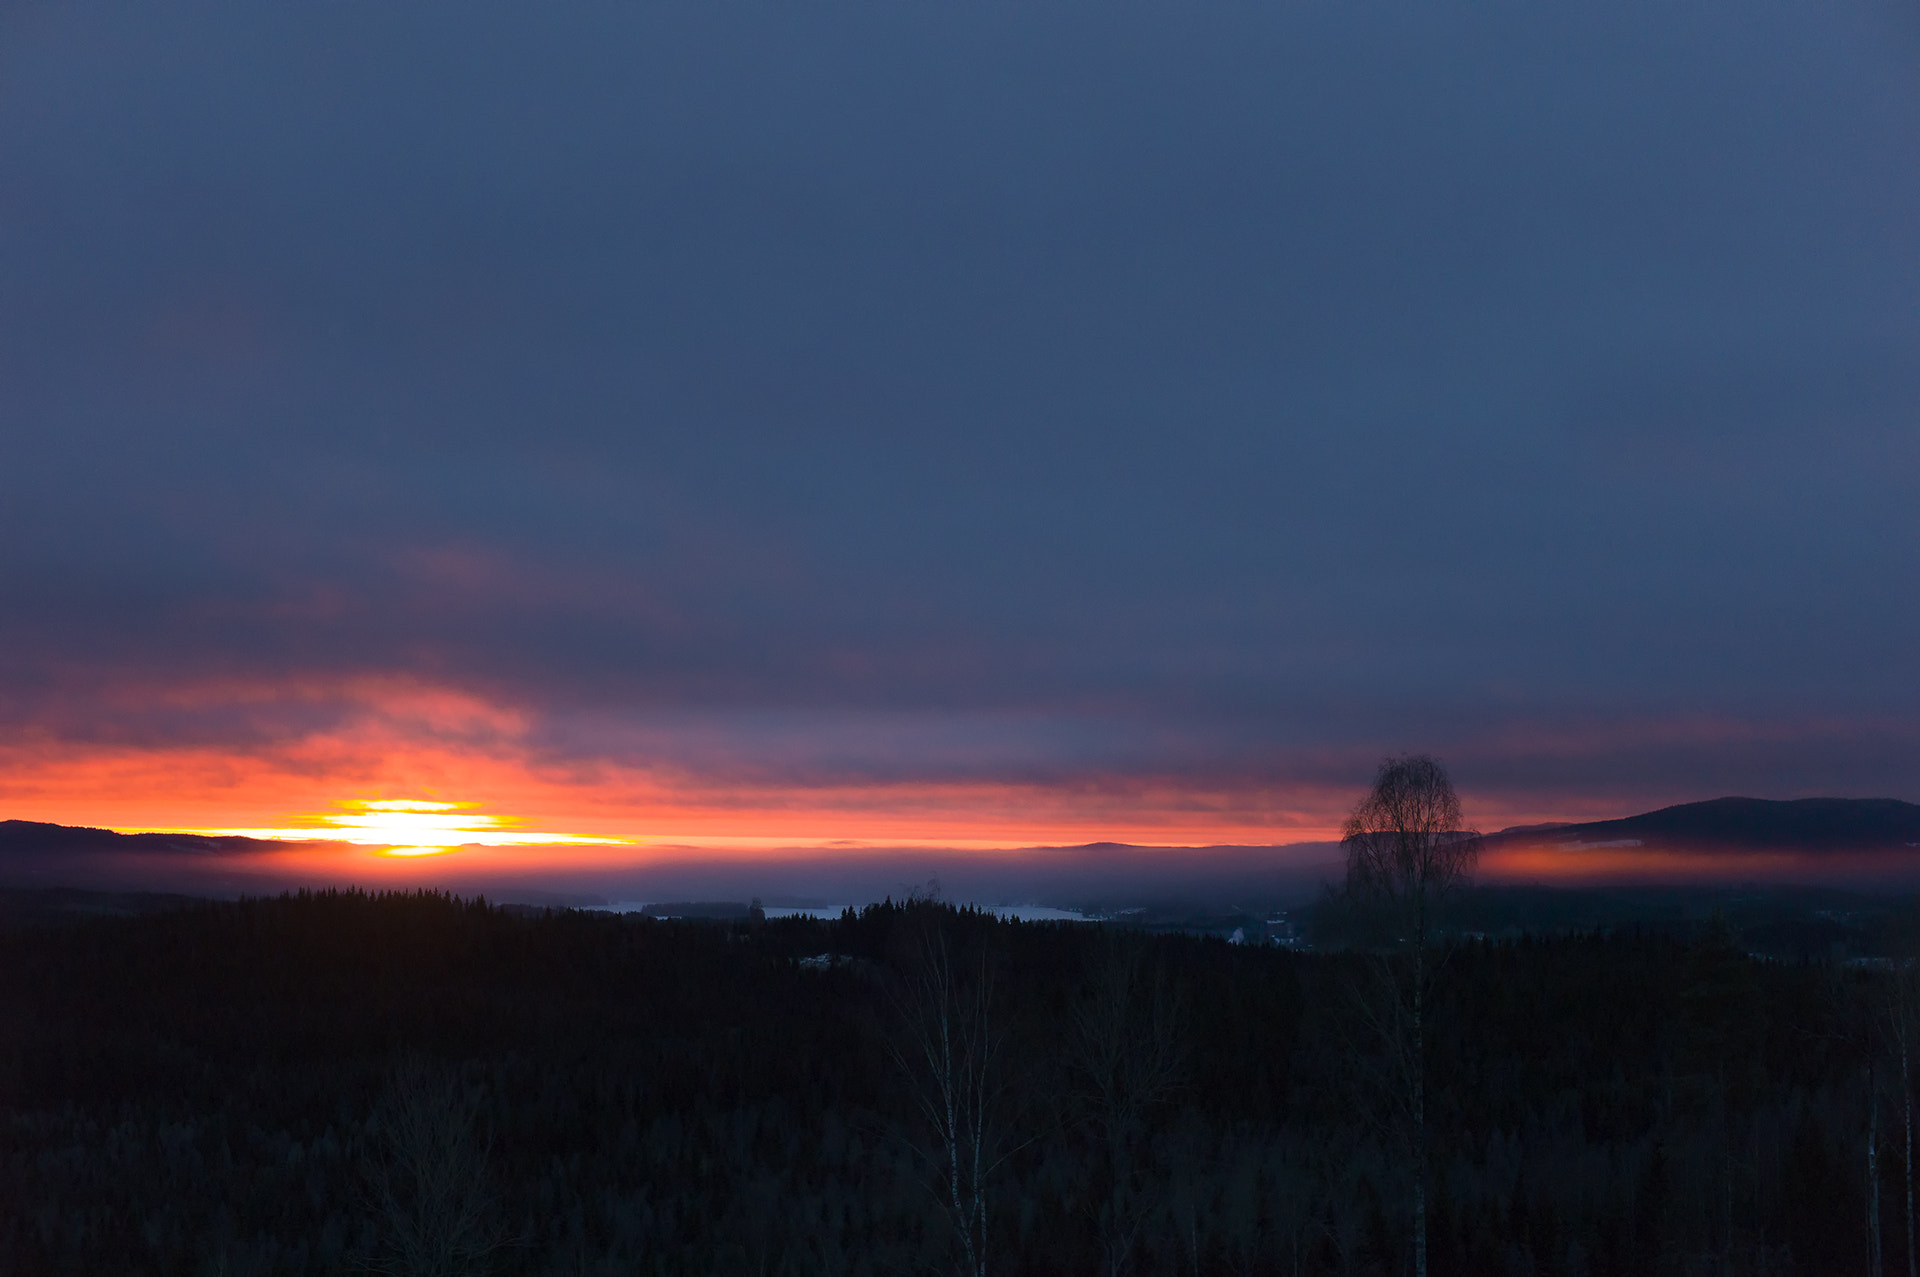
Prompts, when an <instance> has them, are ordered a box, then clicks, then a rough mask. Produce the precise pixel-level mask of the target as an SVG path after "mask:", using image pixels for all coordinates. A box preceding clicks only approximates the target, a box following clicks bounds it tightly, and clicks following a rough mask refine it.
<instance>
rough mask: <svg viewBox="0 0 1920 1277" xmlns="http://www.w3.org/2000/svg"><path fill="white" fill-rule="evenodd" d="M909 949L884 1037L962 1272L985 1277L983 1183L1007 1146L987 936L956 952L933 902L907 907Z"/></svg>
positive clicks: (985, 1185)
mask: <svg viewBox="0 0 1920 1277" xmlns="http://www.w3.org/2000/svg"><path fill="white" fill-rule="evenodd" d="M910 910H911V911H912V912H913V913H917V914H918V915H919V916H918V917H916V918H913V919H912V921H911V923H910V928H911V940H910V943H911V946H912V947H911V951H910V952H909V954H908V955H907V960H906V962H905V964H904V970H903V971H902V972H901V973H900V978H899V983H898V985H897V987H896V989H895V999H894V1001H895V1010H896V1020H897V1031H896V1032H895V1034H894V1035H893V1036H892V1038H891V1039H890V1041H889V1043H888V1046H889V1050H890V1053H891V1054H892V1056H893V1060H894V1063H895V1065H896V1066H897V1067H898V1068H899V1070H900V1073H901V1075H902V1076H903V1078H904V1079H905V1080H906V1082H907V1088H908V1091H909V1093H910V1095H911V1098H912V1104H913V1107H914V1109H915V1110H916V1116H917V1118H918V1124H919V1127H920V1132H921V1135H922V1136H923V1138H921V1139H917V1140H913V1141H910V1142H911V1143H912V1146H913V1148H914V1151H915V1153H916V1154H917V1155H918V1156H919V1157H920V1158H921V1160H922V1162H923V1164H924V1166H925V1168H926V1170H927V1171H928V1172H929V1175H930V1187H931V1188H932V1189H933V1192H934V1195H935V1196H936V1197H937V1198H938V1200H939V1202H940V1207H941V1211H942V1213H943V1214H944V1215H945V1216H946V1218H947V1221H948V1222H949V1224H950V1225H951V1226H952V1230H953V1234H954V1238H955V1241H956V1243H957V1246H958V1249H959V1252H960V1259H961V1261H962V1263H963V1265H964V1267H963V1268H962V1271H963V1272H965V1273H966V1274H968V1277H985V1274H986V1271H987V1242H988V1232H987V1229H988V1223H989V1209H988V1207H989V1200H988V1199H989V1185H990V1183H991V1181H992V1179H993V1176H994V1173H995V1172H996V1171H997V1170H998V1169H999V1168H1000V1165H1001V1163H1003V1162H1004V1161H1005V1160H1006V1158H1007V1157H1008V1156H1009V1155H1010V1151H1011V1150H1009V1149H1008V1148H1007V1147H1006V1145H1005V1140H1004V1132H1003V1131H1002V1130H1001V1129H1000V1128H999V1123H998V1120H997V1119H998V1118H999V1116H1000V1114H999V1112H998V1108H999V1105H1000V1104H1001V1102H1002V1100H1003V1099H1004V1094H1005V1091H1004V1086H1003V1079H1002V1076H1001V1074H1002V1069H1001V1060H1000V1048H1001V1045H1002V1043H1003V1040H1004V1034H1003V1032H1002V1031H1001V1029H1000V1027H999V1025H998V1022H997V1020H996V1019H995V1015H994V1008H993V965H992V962H991V960H990V955H989V953H988V952H987V948H986V945H985V944H984V943H980V944H977V945H976V946H975V947H974V950H973V952H972V953H970V954H968V955H967V956H966V957H964V958H962V957H960V956H958V955H956V953H955V951H954V950H955V942H954V939H953V938H952V937H951V936H950V935H949V928H948V927H947V926H943V925H941V924H942V919H941V918H940V917H938V916H937V915H938V913H939V912H940V911H939V910H938V908H937V907H936V906H931V905H925V904H919V905H914V906H910Z"/></svg>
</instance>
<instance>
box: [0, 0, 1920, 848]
mask: <svg viewBox="0 0 1920 1277" xmlns="http://www.w3.org/2000/svg"><path fill="white" fill-rule="evenodd" d="M1916 66H1920V18H1917V17H1916V16H1915V12H1914V11H1913V9H1912V7H1911V6H1910V5H1896V4H1891V3H1884V4H1882V3H1856V2H1842V3H1837V4H1831V5H1825V4H1823V5H1810V4H1785V3H1761V4H1744V5H1738V6H1735V5H1732V4H1715V3H1698V4H1695V3H1689V4H1671V3H1664V2H1663V3H1641V2H1639V0H1623V2H1618V3H1608V4H1591V5H1589V4H1554V5H1522V4H1517V3H1515V4H1501V3H1492V4H1478V3H1476V4H1472V5H1464V4H1462V5H1455V4H1439V5H1435V4H1428V3H1412V2H1411V0H1409V2H1406V3H1338V4H1329V3H1311V4H1306V3H1272V2H1270V0H1267V2H1262V3H1203V4H1179V5H1175V4H1170V3H1169V4H1156V3H1148V4H1126V5H1094V4H1060V3H1033V2H1031V0H1027V2H1023V3H1018V4H967V5H932V4H920V3H873V4H857V3H840V2H838V0H830V2H824V3H812V4H801V5H793V4H781V5H772V4H768V5H741V4H731V3H698V4H691V3H690V4H673V5H619V6H607V7H595V6H590V5H570V6H564V7H551V6H540V7H535V6H527V7H525V8H503V7H496V6H490V5H475V4H467V3H462V4H457V5H456V4H420V5H410V6H390V5H376V4H328V5H309V6H289V7H262V6H242V7H235V8H231V9H189V8H187V7H183V6H165V7H148V8H144V9H131V10H130V9H124V8H111V9H108V8H102V9H92V8H87V7H83V6H64V5H63V6H59V7H48V8H40V7H22V8H15V9H13V10H10V11H9V12H8V13H7V14H5V15H4V17H0V655H4V660H3V661H0V719H3V720H4V721H3V722H0V730H4V731H5V732H6V733H7V734H8V735H9V736H10V737H11V744H9V746H8V749H10V750H11V751H12V753H11V754H10V755H9V757H10V758H12V759H13V760H14V761H15V763H16V765H17V768H18V769H24V771H31V770H32V769H33V768H34V767H36V766H40V765H42V764H44V765H46V766H54V765H56V764H57V765H59V766H70V765H72V764H73V763H74V760H84V758H85V757H86V756H87V755H88V752H89V751H95V750H109V749H110V750H114V751H119V754H120V755H121V756H124V755H126V754H128V753H129V752H132V753H140V752H143V751H144V752H152V753H157V754H165V753H166V752H167V751H170V750H171V751H180V750H189V751H199V753H200V754H201V755H205V754H207V753H208V752H209V751H211V752H212V753H213V754H219V753H220V752H221V751H227V752H230V753H231V754H233V755H234V756H236V757H239V756H256V757H257V756H264V755H272V754H274V753H275V752H276V751H280V752H282V753H288V754H289V756H291V754H293V753H298V751H299V750H300V749H301V748H304V747H305V745H303V742H304V743H310V742H312V741H313V740H315V739H320V738H325V739H328V740H335V741H338V740H347V739H349V738H352V739H357V740H361V741H363V743H364V748H365V749H368V750H380V749H389V750H391V749H399V748H403V747H405V745H406V743H407V742H408V741H416V742H420V741H424V742H428V743H431V744H432V745H433V746H434V747H435V748H444V749H449V750H456V751H457V750H461V749H469V750H473V751H477V752H479V753H490V756H507V755H511V756H512V757H515V758H519V759H522V760H524V762H525V764H526V765H527V766H528V767H533V768H545V769H547V770H548V771H549V772H550V773H553V774H559V773H561V772H564V773H566V774H568V775H573V776H576V777H581V778H584V779H581V782H580V783H582V784H583V785H590V784H591V777H592V775H593V774H594V772H593V769H594V768H597V767H603V766H605V767H614V768H637V769H641V770H643V771H647V772H648V773H649V774H656V775H668V776H673V777H678V778H679V781H678V782H677V783H680V784H682V785H684V786H692V787H695V788H698V787H700V786H710V787H716V788H717V789H725V790H727V792H729V793H730V794H732V795H734V799H733V800H734V801H741V802H749V801H750V799H743V798H740V797H739V795H741V794H747V795H751V793H752V792H753V791H754V788H755V787H756V786H764V787H771V788H776V789H779V790H780V791H781V792H783V793H789V792H792V791H794V790H795V789H796V788H797V789H798V790H802V791H804V790H806V789H808V788H809V787H825V788H833V789H836V792H837V791H838V790H840V789H844V788H847V787H851V788H854V789H858V788H859V787H860V786H864V785H880V786H890V785H891V786H898V785H923V786H924V785H936V786H959V787H961V788H962V789H964V788H965V787H966V786H969V785H978V786H982V787H987V788H988V789H991V788H992V787H1001V789H1005V788H1006V787H1014V788H1015V789H1017V790H1018V791H1019V792H1022V793H1033V792H1053V793H1058V792H1067V793H1071V792H1080V791H1082V790H1087V789H1088V788H1089V787H1092V788H1093V789H1098V788H1100V787H1101V786H1108V787H1114V788H1118V789H1125V788H1127V787H1128V786H1136V787H1137V786H1146V785H1153V786H1170V787H1171V788H1172V790H1173V791H1180V790H1182V788H1183V787H1185V788H1190V789H1192V790H1193V791H1195V792H1201V791H1204V792H1207V793H1219V792H1229V791H1236V790H1244V791H1247V792H1254V791H1259V792H1261V793H1266V794H1268V795H1269V797H1268V798H1265V799H1262V800H1260V802H1261V803H1265V804H1266V805H1267V806H1268V807H1288V808H1289V809H1290V810H1294V811H1295V813H1296V816H1298V819H1299V820H1301V821H1304V822H1305V823H1306V824H1311V823H1312V819H1311V817H1313V816H1314V814H1315V813H1319V812H1321V810H1322V808H1326V809H1327V810H1332V811H1333V818H1334V819H1337V815H1338V811H1337V806H1338V802H1339V801H1346V800H1340V799H1337V798H1330V799H1327V800H1326V801H1325V802H1322V801H1321V800H1320V799H1318V798H1315V797H1313V795H1315V794H1323V793H1324V794H1335V795H1337V794H1338V793H1340V792H1342V791H1341V789H1340V787H1342V786H1346V787H1349V788H1351V787H1354V786H1358V785H1361V784H1364V782H1365V780H1366V779H1367V776H1368V773H1369V770H1370V766H1371V763H1372V761H1373V760H1374V759H1376V758H1377V757H1378V756H1379V755H1380V754H1381V753H1383V752H1387V751H1396V750H1402V749H1430V750H1434V751H1438V752H1440V753H1441V754H1443V755H1444V756H1445V757H1447V758H1448V759H1449V760H1450V761H1451V762H1452V763H1453V765H1454V767H1455V771H1456V775H1457V778H1458V779H1459V780H1460V781H1461V783H1462V784H1463V786H1464V787H1466V788H1467V789H1468V791H1469V793H1470V794H1471V795H1474V796H1475V797H1476V798H1477V800H1478V801H1479V802H1480V803H1481V805H1482V806H1483V807H1485V808H1488V809H1490V810H1493V811H1496V812H1498V811H1509V812H1514V813H1520V814H1533V815H1540V814H1544V815H1552V814H1566V815H1570V816H1581V815H1605V814H1621V813H1623V812H1625V811H1628V810H1639V809H1642V808H1644V807H1648V806H1655V805H1659V804H1660V803H1664V802H1670V801H1681V800H1685V799H1691V798H1700V797H1708V796H1712V795H1714V794H1718V793H1728V792H1741V793H1750V794H1755V795H1760V796H1767V797H1792V796H1797V795H1802V794H1810V793H1836V794H1859V795H1865V794H1882V795H1889V796H1895V797H1903V798H1910V799H1912V798H1920V789H1916V787H1915V785H1916V782H1915V780H1914V776H1915V774H1916V772H1915V763H1916V761H1920V687H1917V685H1916V679H1915V676H1914V665H1913V659H1914V652H1915V651H1916V650H1920V592H1917V591H1916V588H1915V581H1916V566H1920V564H1917V563H1916V550H1920V503H1916V500H1915V497H1916V486H1917V485H1916V477H1917V476H1920V428H1917V424H1916V423H1920V307H1916V303H1915V298H1917V297H1920V235H1917V234H1916V231H1915V228H1916V227H1920V76H1916V73H1915V70H1914V68H1915V67H1916ZM396 688H398V689H404V690H405V695H404V696H403V695H401V693H400V692H396V691H395V689H396ZM429 695H430V696H447V697H455V698H461V699H460V702H459V703H460V704H461V705H463V706H466V707H467V709H465V710H463V711H462V713H461V714H459V715H455V716H454V717H453V718H452V719H449V718H447V717H446V716H444V715H443V716H441V717H438V718H435V717H434V716H433V715H431V714H428V715H424V716H422V715H417V714H416V715H413V716H411V717H409V716H408V714H409V713H410V712H411V711H407V712H403V711H402V710H396V709H394V708H393V703H394V701H395V699H396V697H398V698H399V699H400V700H405V699H406V697H408V696H411V697H414V698H416V699H417V698H418V697H420V696H429ZM407 703H408V704H412V703H413V702H411V701H409V702H407ZM474 707H480V708H478V709H475V708H474ZM355 733H359V735H357V736H356V735H355ZM342 748H347V747H346V746H342ZM36 760H38V761H36ZM48 760H52V761H51V762H49V761H48ZM556 769H557V770H556ZM983 792H985V791H984V790H983ZM995 792H998V791H995ZM1274 793H1279V794H1281V795H1282V797H1281V798H1273V797H1271V795H1272V794H1274ZM1288 793H1297V794H1300V795H1305V796H1304V797H1300V798H1298V799H1297V801H1296V800H1289V799H1286V798H1285V797H1284V795H1285V794H1288ZM82 799H84V794H80V795H78V796H77V797H73V798H72V801H73V802H74V803H79V802H81V800H82ZM63 801H67V800H63ZM1250 801H1251V800H1250ZM1316 802H1318V803H1320V806H1319V807H1315V806H1314V804H1315V803H1316ZM1259 805H1260V803H1254V804H1253V806H1256V807H1257V806H1259ZM1300 813H1305V814H1304V815H1303V814H1300ZM5 814H12V813H11V812H0V815H5ZM40 814H45V813H44V809H43V811H42V813H40ZM56 814H57V813H56ZM66 814H67V815H69V816H70V817H71V818H72V819H75V820H82V819H85V818H86V817H87V813H86V812H85V811H83V810H78V809H76V810H73V811H71V812H70V813H66ZM1224 840H1226V839H1223V841H1224ZM1236 840H1240V841H1244V838H1239V839H1236Z"/></svg>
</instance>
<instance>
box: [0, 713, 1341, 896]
mask: <svg viewBox="0 0 1920 1277" xmlns="http://www.w3.org/2000/svg"><path fill="white" fill-rule="evenodd" d="M410 735H411V734H410V733H409V734H405V735H403V734H400V733H393V734H383V733H377V732H360V733H355V734H354V735H353V736H351V737H314V738H308V739H306V740H302V741H299V742H297V743H295V744H292V745H289V746H286V747H284V748H282V749H281V750H279V751H278V752H276V753H265V752H262V753H246V754H243V753H239V752H236V751H225V750H217V749H208V748H204V747H188V748H171V749H163V750H138V749H124V748H118V749H116V748H100V747H92V748H87V747H77V748H75V747H68V748H53V749H42V750H29V749H21V748H17V747H16V748H15V749H13V750H0V818H13V819H25V820H41V821H48V822H52V823H57V824H65V825H87V826H92V827H96V828H108V829H114V830H118V831H121V832H129V833H131V832H145V831H171V832H189V831H191V832H198V833H230V834H240V835H244V836H250V837H259V838H271V839H281V840H305V841H312V840H340V841H346V842H351V843H357V844H363V845H371V844H375V843H380V844H386V845H390V846H394V847H415V846H420V847H427V848H430V849H433V850H439V849H444V848H450V847H456V846H465V847H472V846H476V845H484V846H487V847H490V848H494V849H495V850H494V851H493V852H490V853H489V858H492V857H493V856H495V855H505V856H510V857H513V858H516V859H517V860H518V861H519V862H521V863H523V864H524V865H525V866H526V867H527V868H529V869H536V868H541V867H545V866H549V865H557V864H560V863H562V862H572V861H575V860H577V859H580V858H583V857H584V858H587V859H591V860H593V861H594V862H596V863H606V862H607V861H608V859H609V858H610V857H618V858H625V859H629V860H633V861H647V860H651V859H653V858H655V857H656V856H658V855H659V854H661V853H663V852H665V851H667V850H668V849H674V850H700V851H705V852H709V853H711V854H713V855H715V856H719V857H723V858H724V857H727V856H732V855H750V854H754V853H762V852H773V851H781V850H789V849H790V850H809V851H815V852H822V853H828V854H832V853H839V852H844V853H847V854H854V855H857V854H859V853H861V852H863V851H866V850H871V849H879V848H900V849H932V848H945V849H952V850H956V851H979V852H989V851H1000V850H1016V849H1020V848H1028V847H1052V846H1080V845H1084V844H1088V843H1099V842H1114V843H1129V844H1133V845H1139V846H1183V847H1204V846H1220V845H1229V846H1271V845H1275V844H1285V843H1294V842H1314V841H1327V840H1333V839H1337V838H1338V837H1339V828H1338V822H1339V820H1340V819H1341V817H1342V816H1343V815H1344V814H1345V813H1344V811H1343V810H1342V808H1344V806H1346V805H1347V804H1349V803H1350V802H1351V801H1352V797H1351V795H1349V794H1347V793H1345V792H1340V793H1326V794H1322V793H1318V792H1312V791H1309V792H1302V793H1288V794H1285V795H1284V796H1276V795H1272V794H1267V793H1246V792H1242V791H1236V790H1198V789H1194V788H1187V787H1181V786H1179V785H1176V784H1173V783H1147V782H1126V783H1114V784H1111V785H1105V786H1101V787H1099V788H1098V789H1090V788H1089V787H1086V786H1079V787H1061V786H1049V785H1043V784H1016V783H1008V782H993V781H982V782H939V781H919V782H897V783H888V784H871V785H858V784H844V783H843V784H815V785H800V784H792V783H777V782H772V783H749V782H742V781H729V780H726V779H721V778H710V777H700V776H688V775H686V774H684V773H681V772H677V771H674V770H669V769H666V768H651V769H649V768H643V767H620V766H615V765H612V764H606V763H592V764H567V765H561V764H548V763H542V762H539V761H532V760H529V759H527V758H526V757H524V756H522V755H521V754H520V753H519V751H517V750H511V749H505V748H502V749H498V750H494V749H488V750H480V749H472V748H464V749H463V748H458V747H449V746H445V745H437V744H436V745H425V746H423V745H421V744H420V743H418V741H417V740H416V739H408V738H407V736H410ZM343 793H344V794H352V795H356V796H357V797H356V800H355V801H354V802H352V803H342V802H341V801H340V799H339V796H340V795H342V794H343ZM396 794H415V795H450V796H458V797H461V798H469V797H471V798H478V799H481V800H482V801H483V809H484V810H485V811H488V812H508V813H512V814H513V816H512V818H511V819H508V818H506V817H500V816H489V817H485V818H483V819H480V820H478V821H476V822H474V823H470V824H461V823H460V822H461V821H462V820H467V819H470V818H471V814H472V813H473V812H474V811H475V810H477V809H481V808H477V807H476V805H474V804H470V803H469V804H461V803H446V804H440V800H439V799H437V798H436V799H432V800H426V799H418V800H416V799H402V798H395V797H392V795H396ZM435 804H439V805H435ZM290 812H301V813H312V812H319V813H324V814H322V815H312V816H304V817H293V818H289V816H288V815H287V813H290ZM450 817H451V819H450ZM556 829H557V830H565V831H567V832H566V833H565V834H564V835H559V834H549V833H545V832H542V831H545V830H556Z"/></svg>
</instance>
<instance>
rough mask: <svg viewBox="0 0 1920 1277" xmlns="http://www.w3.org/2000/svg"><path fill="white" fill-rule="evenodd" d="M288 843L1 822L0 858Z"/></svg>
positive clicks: (199, 852) (195, 852)
mask: <svg viewBox="0 0 1920 1277" xmlns="http://www.w3.org/2000/svg"><path fill="white" fill-rule="evenodd" d="M287 845H288V844H286V843H280V842H266V841H263V840H262V839H259V838H241V837H238V836H223V837H213V836H210V835H207V834H119V833H115V832H114V831H113V830H111V829H90V828H88V827H86V826H84V825H54V824H48V823H47V822H45V821H39V820H0V856H5V855H9V854H45V853H47V852H55V853H69V854H76V853H86V852H102V851H107V852H135V853H146V854H150V855H152V854H157V855H176V856H178V855H188V856H234V855H240V854H243V853H245V852H250V851H271V850H274V849H276V848H283V847H285V846H287Z"/></svg>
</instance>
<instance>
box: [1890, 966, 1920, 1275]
mask: <svg viewBox="0 0 1920 1277" xmlns="http://www.w3.org/2000/svg"><path fill="white" fill-rule="evenodd" d="M1899 979H1900V983H1899V984H1898V985H1896V986H1895V988H1896V989H1897V991H1898V996H1899V998H1900V1004H1899V1007H1898V1008H1897V1010H1896V1014H1897V1015H1898V1017H1899V1018H1898V1020H1897V1024H1898V1026H1899V1031H1900V1117H1901V1121H1902V1123H1903V1124H1904V1126H1905V1128H1906V1129H1905V1135H1906V1140H1907V1277H1916V1274H1920V1257H1917V1256H1915V1255H1914V1253H1913V1077H1912V1075H1911V1073H1910V1071H1909V1066H1908V1055H1907V1033H1908V1031H1909V1029H1910V1028H1911V1027H1912V1022H1911V1021H1910V1020H1909V1019H1908V1018H1907V1016H1908V1013H1909V1011H1910V1010H1911V1003H1909V1002H1908V1001H1907V992H1908V990H1907V984H1906V980H1907V976H1906V973H1905V972H1902V973H1901V974H1900V977H1899Z"/></svg>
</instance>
